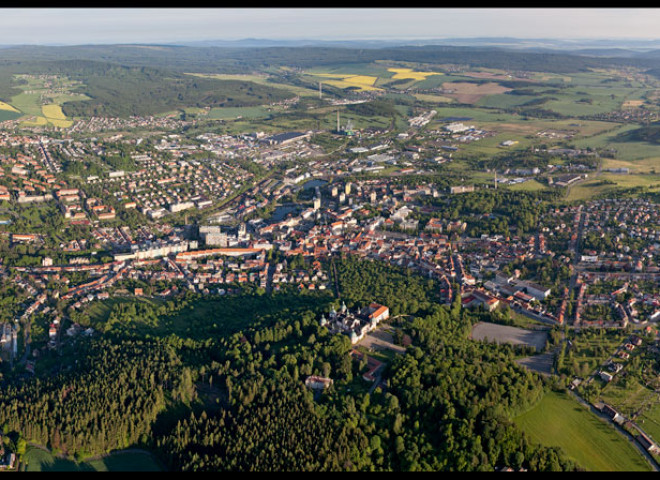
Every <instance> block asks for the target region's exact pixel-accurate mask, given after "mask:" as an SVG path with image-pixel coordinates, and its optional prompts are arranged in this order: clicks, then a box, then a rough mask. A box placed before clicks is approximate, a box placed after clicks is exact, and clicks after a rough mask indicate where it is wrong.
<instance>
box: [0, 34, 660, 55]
mask: <svg viewBox="0 0 660 480" xmlns="http://www.w3.org/2000/svg"><path fill="white" fill-rule="evenodd" d="M110 45H115V46H117V45H133V46H167V47H173V46H186V47H227V48H263V47H312V46H315V47H318V46H325V47H347V48H383V47H404V46H433V45H442V46H483V47H502V48H514V49H531V50H542V51H548V52H549V51H553V50H560V51H566V50H572V51H580V50H584V51H585V52H599V51H600V50H605V51H611V52H613V53H616V52H617V51H618V52H620V53H621V52H627V51H630V52H629V53H634V54H639V53H642V52H645V51H650V50H656V49H660V40H655V39H652V40H643V39H611V38H608V39H605V38H603V39H590V38H585V39H556V38H518V37H450V38H395V39H393V38H387V39H385V38H362V39H360V38H354V39H311V38H291V39H286V38H285V39H273V38H242V39H205V40H179V41H165V40H162V41H149V42H122V41H118V42H89V43H88V42H83V43H56V42H54V43H14V44H0V48H15V47H81V46H110Z"/></svg>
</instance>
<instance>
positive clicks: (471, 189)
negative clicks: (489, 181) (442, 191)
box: [449, 185, 474, 194]
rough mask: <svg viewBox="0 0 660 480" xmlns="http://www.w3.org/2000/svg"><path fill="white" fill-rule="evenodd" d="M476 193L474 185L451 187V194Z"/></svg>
mask: <svg viewBox="0 0 660 480" xmlns="http://www.w3.org/2000/svg"><path fill="white" fill-rule="evenodd" d="M467 192H474V185H458V186H456V187H449V193H451V194H456V193H467Z"/></svg>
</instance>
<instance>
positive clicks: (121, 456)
mask: <svg viewBox="0 0 660 480" xmlns="http://www.w3.org/2000/svg"><path fill="white" fill-rule="evenodd" d="M25 461H26V463H27V465H26V466H25V469H24V471H26V472H160V471H163V468H162V467H161V466H160V464H159V462H158V461H157V460H156V459H155V458H154V457H153V456H152V455H151V454H150V453H148V452H146V451H126V452H117V453H113V454H110V455H108V456H106V457H102V458H97V459H90V460H87V461H84V462H76V461H74V460H70V459H67V458H59V457H55V456H53V454H51V453H50V452H48V451H46V450H43V449H41V448H36V447H30V448H28V450H27V452H26V454H25Z"/></svg>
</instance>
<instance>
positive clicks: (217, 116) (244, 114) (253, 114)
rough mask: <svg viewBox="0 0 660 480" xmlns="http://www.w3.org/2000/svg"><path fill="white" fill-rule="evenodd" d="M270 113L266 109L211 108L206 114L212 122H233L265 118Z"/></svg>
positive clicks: (260, 107)
mask: <svg viewBox="0 0 660 480" xmlns="http://www.w3.org/2000/svg"><path fill="white" fill-rule="evenodd" d="M270 115H271V112H270V110H269V109H268V108H266V107H262V106H259V107H216V108H212V109H211V111H210V112H209V114H208V117H207V118H209V119H214V120H234V119H238V118H245V119H251V118H267V117H269V116H270Z"/></svg>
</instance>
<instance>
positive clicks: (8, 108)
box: [0, 102, 19, 113]
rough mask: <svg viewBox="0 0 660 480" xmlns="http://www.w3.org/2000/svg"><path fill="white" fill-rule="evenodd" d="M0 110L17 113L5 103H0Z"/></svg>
mask: <svg viewBox="0 0 660 480" xmlns="http://www.w3.org/2000/svg"><path fill="white" fill-rule="evenodd" d="M0 110H9V111H10V112H16V113H19V111H18V110H16V109H15V108H14V107H12V106H11V105H9V104H8V103H5V102H0Z"/></svg>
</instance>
